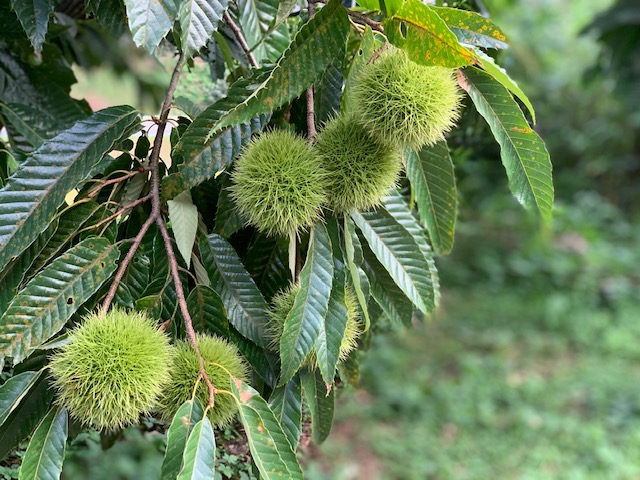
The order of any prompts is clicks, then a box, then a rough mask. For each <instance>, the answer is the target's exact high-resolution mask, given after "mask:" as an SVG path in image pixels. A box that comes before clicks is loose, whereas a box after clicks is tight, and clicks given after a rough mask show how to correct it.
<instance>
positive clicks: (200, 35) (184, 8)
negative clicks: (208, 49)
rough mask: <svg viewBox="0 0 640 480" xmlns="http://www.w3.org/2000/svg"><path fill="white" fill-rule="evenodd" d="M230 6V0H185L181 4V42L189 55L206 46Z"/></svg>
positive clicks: (179, 14) (179, 18) (179, 15)
mask: <svg viewBox="0 0 640 480" xmlns="http://www.w3.org/2000/svg"><path fill="white" fill-rule="evenodd" d="M228 7H229V0H184V1H183V3H182V5H180V11H179V12H178V20H179V21H180V33H181V35H180V42H181V43H182V50H183V51H184V53H185V55H186V56H187V57H192V56H193V55H195V54H196V53H198V51H199V50H200V49H201V48H202V47H204V46H205V45H206V44H207V42H208V41H209V39H210V38H211V37H212V36H213V32H217V31H218V24H219V23H220V20H222V16H223V15H224V12H225V11H226V10H227V8H228Z"/></svg>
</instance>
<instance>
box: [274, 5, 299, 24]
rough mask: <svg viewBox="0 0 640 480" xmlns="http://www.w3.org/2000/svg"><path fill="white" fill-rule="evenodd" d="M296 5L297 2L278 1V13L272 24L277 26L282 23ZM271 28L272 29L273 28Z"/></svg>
mask: <svg viewBox="0 0 640 480" xmlns="http://www.w3.org/2000/svg"><path fill="white" fill-rule="evenodd" d="M297 4H298V2H297V0H280V1H279V2H278V13H277V15H276V18H275V20H274V21H273V22H274V24H275V25H276V26H277V25H280V24H281V23H282V22H284V21H285V20H286V19H287V18H288V17H289V15H290V14H291V12H293V10H294V9H295V8H296V5H297ZM271 28H273V26H272V27H271Z"/></svg>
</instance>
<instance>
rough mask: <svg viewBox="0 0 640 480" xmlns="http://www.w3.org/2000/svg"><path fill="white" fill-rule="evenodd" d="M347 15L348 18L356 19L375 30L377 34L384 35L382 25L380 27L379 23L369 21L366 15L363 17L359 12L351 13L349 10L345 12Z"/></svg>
mask: <svg viewBox="0 0 640 480" xmlns="http://www.w3.org/2000/svg"><path fill="white" fill-rule="evenodd" d="M347 13H348V14H349V16H351V17H353V18H356V19H358V20H360V21H361V22H362V23H365V24H367V25H369V26H370V27H371V28H372V29H373V30H377V31H378V32H382V33H384V28H382V25H380V23H379V22H376V21H375V20H371V19H370V18H369V17H367V16H366V15H363V14H362V13H360V12H353V11H351V10H347Z"/></svg>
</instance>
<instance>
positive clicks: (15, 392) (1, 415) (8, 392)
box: [0, 370, 42, 426]
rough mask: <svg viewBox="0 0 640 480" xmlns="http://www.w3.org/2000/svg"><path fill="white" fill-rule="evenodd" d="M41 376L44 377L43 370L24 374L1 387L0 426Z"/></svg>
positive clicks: (12, 378)
mask: <svg viewBox="0 0 640 480" xmlns="http://www.w3.org/2000/svg"><path fill="white" fill-rule="evenodd" d="M40 375H42V370H40V371H38V372H23V373H20V374H19V375H15V376H13V377H11V378H10V379H9V380H7V381H6V382H4V383H3V384H2V386H1V387H0V426H2V424H3V423H4V421H5V420H6V419H7V418H8V417H9V415H11V412H13V411H14V410H15V409H16V407H17V406H18V405H19V404H20V401H21V400H22V398H23V397H24V396H25V395H26V394H27V392H28V391H29V389H30V388H31V387H33V385H34V383H36V380H38V378H39V377H40Z"/></svg>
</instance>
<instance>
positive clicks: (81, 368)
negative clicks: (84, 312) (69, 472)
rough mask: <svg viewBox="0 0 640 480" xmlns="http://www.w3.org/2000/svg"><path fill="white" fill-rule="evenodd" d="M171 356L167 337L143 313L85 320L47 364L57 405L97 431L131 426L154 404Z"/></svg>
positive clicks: (117, 313)
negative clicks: (48, 364) (55, 392)
mask: <svg viewBox="0 0 640 480" xmlns="http://www.w3.org/2000/svg"><path fill="white" fill-rule="evenodd" d="M172 356H173V354H172V352H171V349H170V345H169V339H168V337H167V336H166V335H165V334H164V333H162V332H160V331H159V330H158V329H157V326H156V324H155V322H153V321H152V320H150V319H148V318H147V317H146V316H144V315H142V314H133V313H127V312H125V311H122V310H111V311H110V312H109V313H107V314H106V315H98V314H92V315H89V316H87V317H85V319H84V321H83V323H82V325H80V326H79V327H77V328H76V329H75V330H73V331H72V332H71V335H70V340H69V343H68V344H67V345H65V346H64V347H63V348H62V349H61V351H60V352H58V353H56V355H55V356H54V357H53V359H52V360H51V364H50V365H51V373H52V375H53V377H54V385H55V387H56V389H57V393H58V399H57V402H58V403H59V404H60V405H61V406H63V407H64V408H67V409H68V410H69V414H70V415H71V417H72V418H74V419H75V420H77V421H79V422H81V423H83V424H85V425H91V426H93V427H95V428H98V429H107V430H115V429H117V428H121V427H123V426H126V425H129V424H131V423H135V422H137V421H138V419H139V418H140V415H141V414H146V413H148V412H149V411H150V410H151V409H152V408H154V407H155V406H156V405H157V401H158V397H159V396H160V393H161V392H162V391H164V389H165V387H166V385H167V383H168V381H169V378H170V377H169V372H170V368H171V362H172ZM96 399H99V400H98V401H96Z"/></svg>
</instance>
